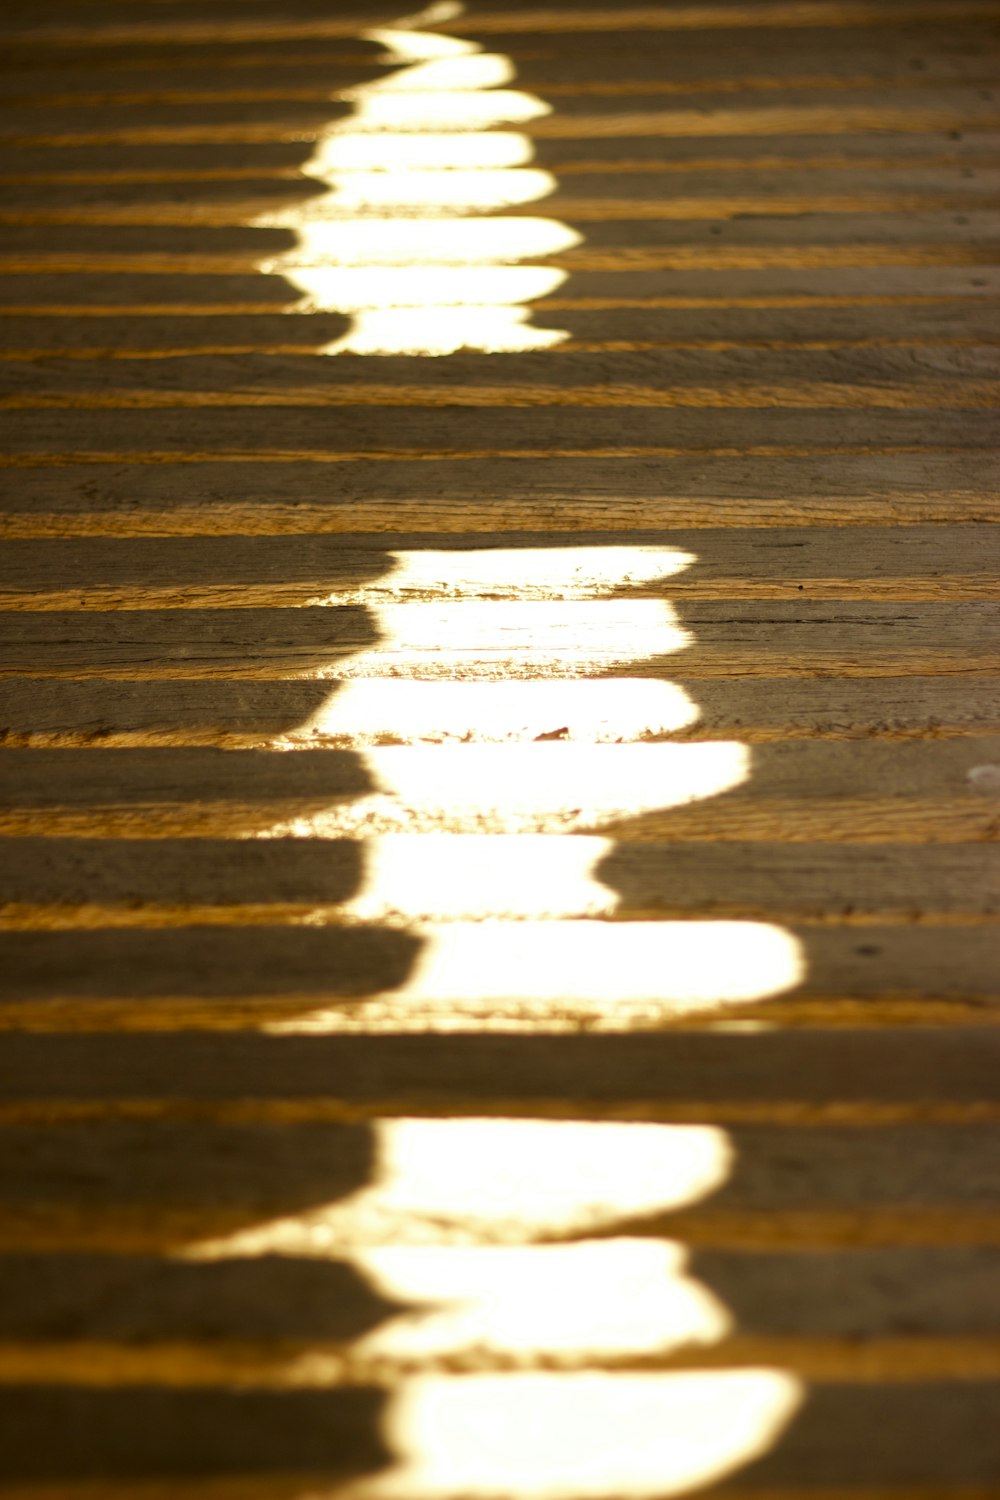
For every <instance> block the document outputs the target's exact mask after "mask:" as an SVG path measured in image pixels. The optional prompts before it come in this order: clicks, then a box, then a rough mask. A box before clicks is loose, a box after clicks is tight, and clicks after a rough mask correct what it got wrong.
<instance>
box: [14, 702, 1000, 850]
mask: <svg viewBox="0 0 1000 1500" xmlns="http://www.w3.org/2000/svg"><path fill="white" fill-rule="evenodd" d="M324 696H325V694H324V695H322V696H321V695H320V694H319V693H317V695H316V698H315V699H314V708H316V709H318V708H319V707H320V706H321V705H322V702H323V697H324ZM994 755H995V749H994V746H993V743H992V741H990V740H989V739H985V738H978V737H976V738H972V739H970V740H967V741H966V740H949V741H942V742H940V743H936V744H924V743H920V742H909V743H892V742H882V743H871V744H866V743H851V742H849V743H846V744H837V743H823V742H816V743H807V742H802V741H791V742H789V743H788V744H768V743H765V744H763V745H760V746H757V747H755V748H754V751H753V760H752V766H750V765H748V761H747V757H746V755H745V753H744V751H743V750H742V748H741V747H740V746H739V745H734V744H729V743H726V742H718V743H713V744H711V745H635V746H616V745H607V746H586V747H584V746H572V745H559V744H546V745H519V746H509V745H497V746H488V745H480V746H458V747H447V746H440V745H431V746H425V747H419V748H411V747H405V748H389V749H382V748H377V749H372V750H369V751H368V752H366V755H365V757H364V760H363V761H362V760H361V759H360V758H359V757H358V756H357V755H354V754H353V753H351V752H347V751H339V750H326V751H309V750H302V751H299V752H297V753H296V754H295V755H294V756H289V755H288V754H287V753H275V752H267V751H231V752H228V751H227V752H222V751H213V750H202V749H179V748H178V749H144V750H108V749H103V750H52V751H43V750H16V749H11V750H5V751H3V752H2V755H0V777H2V781H3V791H4V797H5V802H6V808H5V810H4V812H3V813H2V814H0V832H3V833H4V834H7V835H24V834H39V833H46V834H70V835H72V836H78V835H88V836H99V837H105V836H112V837H122V836H124V837H132V838H136V837H138V838H149V837H161V838H162V837H183V836H186V835H191V834H196V835H198V836H211V837H233V836H248V835H257V836H259V835H266V834H268V833H270V834H271V835H275V834H282V833H284V834H287V833H293V834H300V833H302V834H309V833H319V834H325V835H333V836H353V835H355V834H357V833H364V834H374V833H380V832H397V831H398V832H486V833H505V832H512V833H513V832H519V833H548V832H573V831H579V832H612V833H613V834H614V835H615V836H616V837H622V836H624V837H627V838H640V839H643V840H653V841H662V840H664V839H666V840H669V839H672V838H678V839H682V840H689V839H693V840H703V839H709V840H711V839H717V838H719V837H720V835H721V834H723V833H724V834H725V837H726V838H727V839H732V840H740V839H751V840H754V841H756V840H763V841H766V842H769V841H772V840H774V839H782V840H792V841H795V842H805V843H810V842H815V841H817V840H820V841H825V840H827V839H830V838H835V839H846V840H848V841H853V842H858V843H885V842H887V841H895V840H902V841H904V842H907V843H908V842H911V841H913V842H933V843H962V842H966V841H968V840H979V839H983V838H992V837H993V836H994V833H995V824H996V795H995V791H994V790H993V782H992V781H991V779H990V776H991V773H989V772H978V771H977V768H978V767H981V766H991V765H992V764H993V760H992V757H993V756H994ZM748 770H752V775H751V778H750V781H749V784H748V785H747V786H746V787H745V788H742V789H741V788H740V786H739V785H738V783H739V781H740V778H741V777H742V776H743V775H744V774H746V772H747V771H748ZM973 772H976V775H972V774H971V773H973ZM734 780H735V782H736V783H737V786H736V789H735V790H732V791H729V792H728V793H726V794H725V796H720V795H718V793H719V790H720V787H721V786H725V785H732V784H733V781H734ZM713 793H715V794H716V795H713ZM692 797H696V798H705V797H707V798H708V799H709V800H707V801H691V800H689V799H690V798H692ZM682 799H684V801H685V803H686V805H681V801H682ZM669 803H673V805H672V806H667V805H666V804H669ZM655 809H659V810H655Z"/></svg>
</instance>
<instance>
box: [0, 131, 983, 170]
mask: <svg viewBox="0 0 1000 1500" xmlns="http://www.w3.org/2000/svg"><path fill="white" fill-rule="evenodd" d="M309 154H310V151H309V148H308V145H303V143H301V142H298V141H294V140H292V141H281V140H278V141H275V140H261V141H254V142H249V143H244V144H241V143H240V142H239V141H205V142H201V143H200V144H198V145H191V144H184V143H183V142H179V143H178V142H173V143H171V142H156V141H149V142H143V143H142V144H141V145H133V144H129V143H128V142H117V143H112V144H103V145H98V144H94V143H91V144H80V145H65V146H57V145H50V144H41V143H40V144H38V145H35V146H32V145H26V144H24V143H14V142H10V143H9V144H8V145H7V147H6V148H5V151H4V163H3V168H4V173H5V174H7V173H10V174H16V173H23V172H28V173H33V172H43V173H45V172H58V171H74V170H83V171H87V172H95V171H96V172H117V171H125V172H127V173H129V174H130V175H135V174H138V176H139V178H140V180H141V178H142V176H143V175H150V174H151V175H152V177H153V178H154V180H155V178H156V176H157V174H159V173H163V172H174V173H180V175H181V177H182V179H184V180H188V179H190V178H191V177H195V178H197V176H198V174H200V173H203V172H215V173H219V172H221V173H222V176H223V177H226V176H227V175H229V174H234V175H236V176H238V175H239V174H242V175H243V176H244V177H250V178H260V177H262V176H269V175H272V174H275V175H280V174H284V175H285V176H286V177H289V178H293V179H298V178H300V176H301V170H302V166H303V162H304V160H305V158H306V157H307V156H308V155H309ZM998 156H1000V151H998V138H997V133H996V132H995V131H989V130H976V131H969V132H963V133H962V140H961V143H960V144H959V145H956V144H955V143H954V142H953V141H952V140H951V138H950V137H947V138H942V135H941V133H940V132H938V131H934V132H920V131H912V132H908V133H907V134H905V135H893V136H891V137H887V136H883V135H880V134H876V133H871V132H858V133H856V134H848V135H841V136H837V137H835V138H834V137H831V136H829V135H810V134H809V133H808V132H796V133H795V134H793V135H782V136H778V135H775V136H769V137H768V138H767V140H766V141H761V139H760V138H758V137H755V136H747V137H743V136H727V137H725V138H724V139H722V138H718V137H715V138H713V137H701V136H691V137H687V138H685V137H681V136H677V137H674V138H673V139H672V140H671V141H670V147H669V151H668V150H667V149H666V148H665V146H664V143H663V141H662V140H661V139H660V138H659V137H658V136H656V135H634V136H631V137H629V138H628V139H622V138H617V139H616V138H614V137H610V138H605V139H602V138H597V137H595V138H586V139H582V140H579V141H574V140H570V139H553V140H544V139H539V140H537V141H535V142H534V156H533V161H534V162H535V163H536V164H537V165H538V166H540V167H543V168H545V169H547V170H548V171H550V172H552V173H553V174H554V175H556V176H557V177H560V178H561V177H562V176H564V175H565V176H572V175H574V174H577V173H580V172H584V173H586V172H595V171H596V172H602V171H603V172H611V171H620V172H621V173H622V174H623V180H624V181H631V180H632V177H633V175H634V174H635V173H643V172H645V171H647V170H650V169H652V170H654V171H656V172H659V173H668V172H669V173H672V174H681V178H682V180H684V179H687V180H688V181H690V182H691V183H696V182H697V181H698V180H699V178H700V176H701V174H702V173H703V172H705V173H707V174H712V173H714V172H717V171H720V170H723V171H737V172H738V171H740V170H742V169H743V168H746V169H747V170H751V171H753V170H757V171H761V172H765V171H766V172H767V173H768V174H770V173H777V174H778V180H779V181H780V179H781V176H782V174H783V173H784V172H785V171H789V170H790V171H803V170H809V169H811V168H813V167H816V168H818V169H819V170H825V169H831V168H833V169H835V168H838V167H839V168H843V169H845V170H850V169H852V168H853V169H856V170H861V171H872V170H879V171H882V172H885V173H886V174H888V175H887V181H888V182H891V181H892V180H893V176H894V174H895V173H896V172H899V171H904V170H909V169H917V168H920V167H926V168H940V167H961V168H963V169H965V170H969V171H975V170H980V171H984V170H985V171H988V170H991V169H995V168H996V165H997V161H998Z"/></svg>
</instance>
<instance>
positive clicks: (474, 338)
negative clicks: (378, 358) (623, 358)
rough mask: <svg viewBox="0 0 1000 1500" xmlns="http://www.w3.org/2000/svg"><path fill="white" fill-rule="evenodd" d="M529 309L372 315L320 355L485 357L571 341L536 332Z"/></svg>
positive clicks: (554, 331) (359, 317)
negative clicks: (461, 352)
mask: <svg viewBox="0 0 1000 1500" xmlns="http://www.w3.org/2000/svg"><path fill="white" fill-rule="evenodd" d="M529 317H530V314H529V312H528V309H527V308H525V307H459V308H453V307H428V308H422V307H421V308H409V307H407V308H391V309H386V308H377V309H366V310H364V311H362V312H357V313H355V315H354V319H353V322H352V326H351V330H350V332H349V333H346V334H345V335H344V336H343V338H340V339H334V341H333V342H332V343H329V344H324V345H323V346H322V347H321V348H320V349H318V350H317V353H318V354H408V355H425V356H439V355H444V354H457V353H458V351H459V350H460V349H470V350H476V351H477V352H478V353H480V354H524V353H527V352H528V351H529V350H532V349H551V348H552V347H553V346H554V345H555V344H561V343H563V342H564V340H566V339H567V338H568V337H569V334H568V333H566V332H565V331H564V330H563V329H560V328H535V327H533V326H532V325H531V323H530V322H529Z"/></svg>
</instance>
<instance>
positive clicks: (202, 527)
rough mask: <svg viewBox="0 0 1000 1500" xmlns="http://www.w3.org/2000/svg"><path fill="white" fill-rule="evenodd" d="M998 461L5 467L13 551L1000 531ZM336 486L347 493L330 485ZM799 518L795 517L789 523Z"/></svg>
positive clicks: (852, 457) (819, 458) (929, 456)
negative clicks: (201, 540)
mask: <svg viewBox="0 0 1000 1500" xmlns="http://www.w3.org/2000/svg"><path fill="white" fill-rule="evenodd" d="M995 471H996V456H995V453H994V452H992V451H990V452H987V453H975V452H966V453H949V454H940V453H934V452H923V453H920V454H900V453H894V454H891V455H890V454H878V453H875V454H867V453H866V454H864V455H863V456H862V455H857V454H853V453H844V452H843V451H842V450H841V451H840V452H839V453H837V454H836V455H835V456H834V455H833V454H811V455H809V456H808V457H795V456H787V455H783V456H781V457H767V458H766V459H764V458H756V457H753V456H744V457H742V458H738V459H737V458H717V457H712V456H711V455H703V454H697V455H696V454H691V455H688V456H685V457H682V458H673V459H666V458H663V457H658V456H657V455H656V454H655V453H654V452H653V451H652V450H647V451H646V452H645V453H644V454H643V456H642V459H641V461H640V460H629V461H628V462H623V461H622V459H620V458H617V459H616V458H609V457H601V456H600V450H595V451H594V452H592V453H590V454H588V455H587V456H586V457H583V456H581V457H579V458H561V457H558V456H553V454H552V453H551V452H550V453H548V454H547V455H546V458H545V462H544V463H539V462H537V461H536V460H534V459H532V458H530V457H522V458H518V459H494V460H491V461H490V463H489V465H484V464H483V463H482V462H480V461H477V460H475V459H471V458H466V459H461V458H458V457H455V458H450V459H438V460H435V459H423V460H420V461H419V462H417V463H413V464H410V463H407V462H406V461H405V460H395V461H390V462H388V463H378V464H375V463H365V464H360V463H359V464H354V465H347V464H343V465H340V466H338V468H337V469H335V470H332V471H331V469H330V467H328V466H324V465H322V464H317V463H310V462H307V461H302V457H301V455H296V456H295V457H293V458H292V459H290V460H289V461H288V462H287V463H277V462H275V463H274V464H268V465H265V464H261V463H254V462H245V461H241V460H233V461H231V462H217V463H204V464H198V463H189V464H186V465H185V466H184V469H183V487H182V488H179V480H178V473H177V469H176V467H175V466H174V465H173V464H167V463H161V464H151V463H147V464H131V463H128V462H127V461H125V460H124V457H123V459H122V461H120V462H119V463H117V464H115V465H114V466H113V467H111V466H109V465H104V466H101V469H100V471H99V470H98V469H97V467H96V466H95V465H93V464H75V465H74V464H72V463H69V462H67V463H66V464H65V465H62V466H53V467H40V468H36V469H30V468H20V467H18V468H8V469H4V468H3V467H2V466H0V496H2V498H3V506H4V515H3V517H2V518H0V528H2V530H3V532H4V534H5V535H7V536H10V537H24V538H29V537H46V536H50V537H58V536H64V537H67V536H81V535H82V536H96V537H105V538H106V537H115V536H117V537H122V536H126V537H128V536H132V537H134V536H143V535H146V536H206V535H208V536H210V535H224V536H230V535H240V536H246V535H254V534H256V535H267V536H273V535H281V534H285V535H301V534H309V535H318V534H323V533H336V534H344V533H354V532H358V531H367V532H389V533H392V534H398V533H399V532H400V530H402V529H403V528H405V529H407V530H410V531H412V532H419V531H424V532H432V533H434V534H435V535H441V534H443V533H447V532H454V533H461V534H467V533H469V532H470V531H480V532H485V531H490V530H493V531H496V532H498V533H501V534H503V533H509V532H517V531H538V530H549V531H562V532H574V533H575V532H577V531H580V530H584V531H593V530H594V529H595V528H601V529H603V530H605V531H606V530H608V529H611V528H624V529H626V530H629V529H634V528H637V527H641V528H642V529H643V530H647V529H648V528H650V527H658V528H668V527H670V528H673V527H680V526H685V527H702V526H710V527H720V526H728V525H736V526H744V527H747V526H749V527H771V526H778V527H784V526H787V525H788V522H789V519H790V516H791V515H794V518H795V522H796V524H797V525H803V526H808V525H821V526H844V525H858V524H860V525H873V524H881V525H887V524H892V523H893V522H898V521H906V522H924V523H928V522H929V523H936V524H954V523H956V522H983V521H989V522H994V521H996V520H998V519H1000V502H998V500H997V497H996V493H995V490H996V486H995V482H994V478H995ZM331 472H332V473H333V475H334V478H333V479H332V480H331ZM790 507H794V510H791V509H790Z"/></svg>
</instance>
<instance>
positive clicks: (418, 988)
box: [394, 876, 803, 1015]
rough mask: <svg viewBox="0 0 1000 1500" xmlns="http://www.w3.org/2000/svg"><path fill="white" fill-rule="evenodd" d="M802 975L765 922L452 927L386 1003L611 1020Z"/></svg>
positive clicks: (743, 993) (682, 1007)
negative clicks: (493, 1004)
mask: <svg viewBox="0 0 1000 1500" xmlns="http://www.w3.org/2000/svg"><path fill="white" fill-rule="evenodd" d="M431 878H433V877H432V876H431ZM529 878H530V877H529ZM802 975H803V964H802V957H801V950H800V947H799V944H798V942H797V941H796V939H795V938H794V937H792V935H791V934H790V933H788V932H785V931H784V929H783V928H780V927H773V926H771V925H770V924H769V923H766V922H614V923H612V922H592V921H579V922H551V921H544V922H531V921H523V922H496V923H488V922H479V923H468V924H467V923H455V924H453V925H451V926H442V927H439V928H435V929H434V930H433V931H431V932H427V933H424V934H422V947H421V949H420V952H419V954H418V956H417V960H416V964H415V971H414V973H413V974H412V975H411V977H410V978H409V979H408V980H407V982H406V983H405V984H404V985H403V986H402V988H401V989H399V990H396V991H394V996H396V997H398V998H399V1000H401V1001H414V1000H421V1001H426V1002H435V1001H436V1002H440V1001H443V1000H447V1001H452V1002H455V1003H456V1004H463V1003H471V1002H474V1001H483V1000H495V1001H497V1002H501V1001H504V1000H512V999H514V1000H517V1001H519V1002H521V1003H522V1004H525V1003H530V1002H532V1001H535V1002H539V1001H542V1002H547V1003H548V1004H549V1005H552V1006H555V1007H558V1008H560V1009H562V1008H566V1009H569V1010H570V1011H573V1010H575V1009H577V1008H585V1007H587V1006H588V1005H591V1006H600V1007H602V1008H603V1009H604V1010H606V1011H607V1012H608V1013H610V1014H613V1013H614V1008H615V1006H616V1005H619V1004H626V1003H632V1004H635V1003H636V1002H645V1003H646V1004H648V1005H649V1006H651V1007H654V1008H656V1007H661V1008H662V1012H663V1014H664V1015H672V1014H678V1013H682V1012H684V1011H688V1010H692V1011H697V1010H699V1009H703V1008H705V1007H706V1006H707V1007H712V1006H715V1005H717V1004H721V1003H726V1004H733V1003H736V1002H740V1001H743V1002H748V1001H751V1000H761V999H765V998H767V997H769V996H772V995H776V994H780V993H782V992H783V991H785V990H788V989H791V988H792V987H794V986H795V985H796V984H798V983H799V982H800V981H801V979H802Z"/></svg>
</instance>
